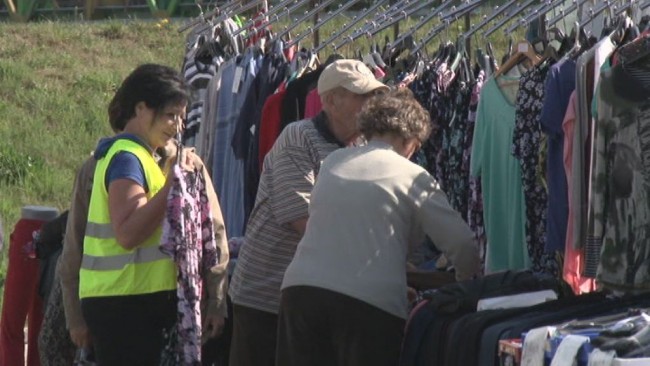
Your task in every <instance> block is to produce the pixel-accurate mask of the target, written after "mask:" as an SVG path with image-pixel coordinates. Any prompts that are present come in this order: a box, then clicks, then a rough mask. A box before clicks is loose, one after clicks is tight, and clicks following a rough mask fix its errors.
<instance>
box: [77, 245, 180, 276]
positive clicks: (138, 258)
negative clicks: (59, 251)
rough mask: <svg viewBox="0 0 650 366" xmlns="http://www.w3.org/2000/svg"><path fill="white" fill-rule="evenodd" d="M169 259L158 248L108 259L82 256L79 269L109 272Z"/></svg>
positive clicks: (142, 249) (136, 251)
mask: <svg viewBox="0 0 650 366" xmlns="http://www.w3.org/2000/svg"><path fill="white" fill-rule="evenodd" d="M169 258H170V257H169V254H165V253H163V252H161V251H160V248H158V247H147V248H137V249H136V250H134V251H133V252H131V253H126V254H119V255H113V256H110V257H96V256H92V255H87V254H84V255H83V258H82V259H81V268H84V269H90V270H93V271H111V270H118V269H122V268H124V267H126V265H127V264H137V263H147V262H155V261H158V260H161V259H169Z"/></svg>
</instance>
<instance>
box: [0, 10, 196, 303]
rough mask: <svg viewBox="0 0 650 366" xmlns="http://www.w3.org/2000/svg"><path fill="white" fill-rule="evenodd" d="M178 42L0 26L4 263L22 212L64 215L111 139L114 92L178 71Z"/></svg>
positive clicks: (119, 26) (160, 27) (100, 29)
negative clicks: (36, 209)
mask: <svg viewBox="0 0 650 366" xmlns="http://www.w3.org/2000/svg"><path fill="white" fill-rule="evenodd" d="M183 37H184V36H183V35H180V34H178V32H176V30H175V27H173V28H172V27H171V26H170V25H164V24H157V23H154V22H129V23H124V22H117V21H115V22H109V23H92V24H91V23H59V22H44V23H32V24H14V23H0V217H1V218H2V220H3V227H4V231H5V233H4V234H5V237H6V243H5V248H4V251H3V252H4V254H5V255H3V257H6V251H7V247H8V246H9V245H8V244H9V243H8V240H9V233H10V231H11V229H12V228H13V226H14V225H15V223H16V221H17V220H18V219H19V216H20V208H21V207H22V206H24V205H44V206H53V207H56V208H58V209H59V210H65V209H67V208H68V207H69V202H70V195H71V191H72V185H73V183H74V178H75V174H76V170H77V168H78V167H79V166H80V165H81V163H82V162H83V160H85V159H86V158H87V157H88V156H89V154H90V152H91V151H92V149H93V148H94V147H95V144H96V142H97V140H98V139H99V138H101V137H102V136H106V135H109V134H110V128H109V126H108V122H107V118H106V106H107V104H108V102H109V100H110V98H111V97H112V96H113V94H114V90H115V88H116V85H118V84H119V83H120V82H121V80H122V79H123V78H124V77H125V76H126V75H127V74H128V73H129V72H130V71H131V70H132V69H133V68H134V67H136V66H137V65H138V64H141V63H146V62H156V63H161V64H165V65H169V66H172V67H175V68H179V67H180V65H181V63H182V58H183V52H184V50H183V42H184V39H183ZM2 262H3V263H2V267H1V268H0V279H3V278H4V273H5V271H6V266H7V264H6V262H7V261H6V260H3V261H2ZM0 296H2V295H1V292H0Z"/></svg>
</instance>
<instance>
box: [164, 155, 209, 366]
mask: <svg viewBox="0 0 650 366" xmlns="http://www.w3.org/2000/svg"><path fill="white" fill-rule="evenodd" d="M173 180H174V181H173V185H172V188H171V190H170V192H169V196H168V201H167V215H166V218H165V221H164V222H163V235H162V241H161V244H160V247H161V251H163V252H164V253H167V254H169V255H170V256H172V258H173V259H174V261H175V262H176V264H177V265H178V278H177V282H178V287H177V296H178V321H177V325H176V328H175V330H174V332H173V333H174V334H176V340H175V341H174V342H173V344H175V347H173V348H174V349H173V350H171V352H170V353H169V354H167V355H166V357H165V358H169V357H171V358H173V360H168V361H171V362H170V363H171V364H176V365H201V331H202V329H201V310H200V302H201V296H202V295H203V279H204V278H205V277H206V275H207V273H208V272H209V271H210V269H211V268H212V267H213V266H215V265H216V264H217V262H218V257H219V255H220V253H219V252H218V250H217V246H216V241H215V236H214V235H215V234H214V226H213V223H212V217H211V216H212V215H211V213H210V207H209V203H208V196H207V193H206V188H205V187H206V183H205V177H204V176H203V173H202V172H201V171H198V172H187V171H181V168H180V167H179V166H178V165H175V166H174V177H173Z"/></svg>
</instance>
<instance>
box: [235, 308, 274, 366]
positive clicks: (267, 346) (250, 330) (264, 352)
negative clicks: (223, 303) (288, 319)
mask: <svg viewBox="0 0 650 366" xmlns="http://www.w3.org/2000/svg"><path fill="white" fill-rule="evenodd" d="M277 332H278V316H277V315H275V314H272V313H267V312H266V311H260V310H256V309H251V308H249V307H246V306H241V305H237V304H234V305H233V334H232V343H231V344H230V366H274V365H275V347H276V341H277Z"/></svg>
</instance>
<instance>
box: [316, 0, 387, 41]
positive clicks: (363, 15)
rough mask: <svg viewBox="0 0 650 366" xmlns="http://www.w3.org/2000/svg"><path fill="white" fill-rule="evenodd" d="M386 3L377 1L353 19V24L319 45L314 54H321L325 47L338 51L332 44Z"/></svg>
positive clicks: (383, 0)
mask: <svg viewBox="0 0 650 366" xmlns="http://www.w3.org/2000/svg"><path fill="white" fill-rule="evenodd" d="M386 1H387V0H378V1H377V2H376V3H375V4H373V5H372V6H371V7H369V8H368V9H366V10H365V11H363V12H362V13H361V14H359V15H358V16H356V17H355V18H353V19H352V22H350V23H348V24H346V25H344V26H343V28H342V29H341V30H339V31H337V32H336V33H334V34H332V35H331V36H330V37H329V38H328V39H326V40H325V41H322V42H321V43H320V44H319V45H317V46H316V48H315V49H314V52H316V53H318V52H320V51H321V50H322V49H323V48H325V47H327V46H332V48H333V49H334V50H336V48H335V46H334V45H333V44H332V42H334V41H335V40H336V39H337V38H339V37H340V36H341V35H342V34H344V33H345V32H347V31H349V30H350V29H352V27H354V26H355V25H356V24H358V23H359V22H360V21H361V19H364V18H365V17H366V16H368V15H369V14H371V13H372V12H374V11H375V10H377V9H378V8H379V7H380V6H381V5H382V4H383V3H384V2H386Z"/></svg>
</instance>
